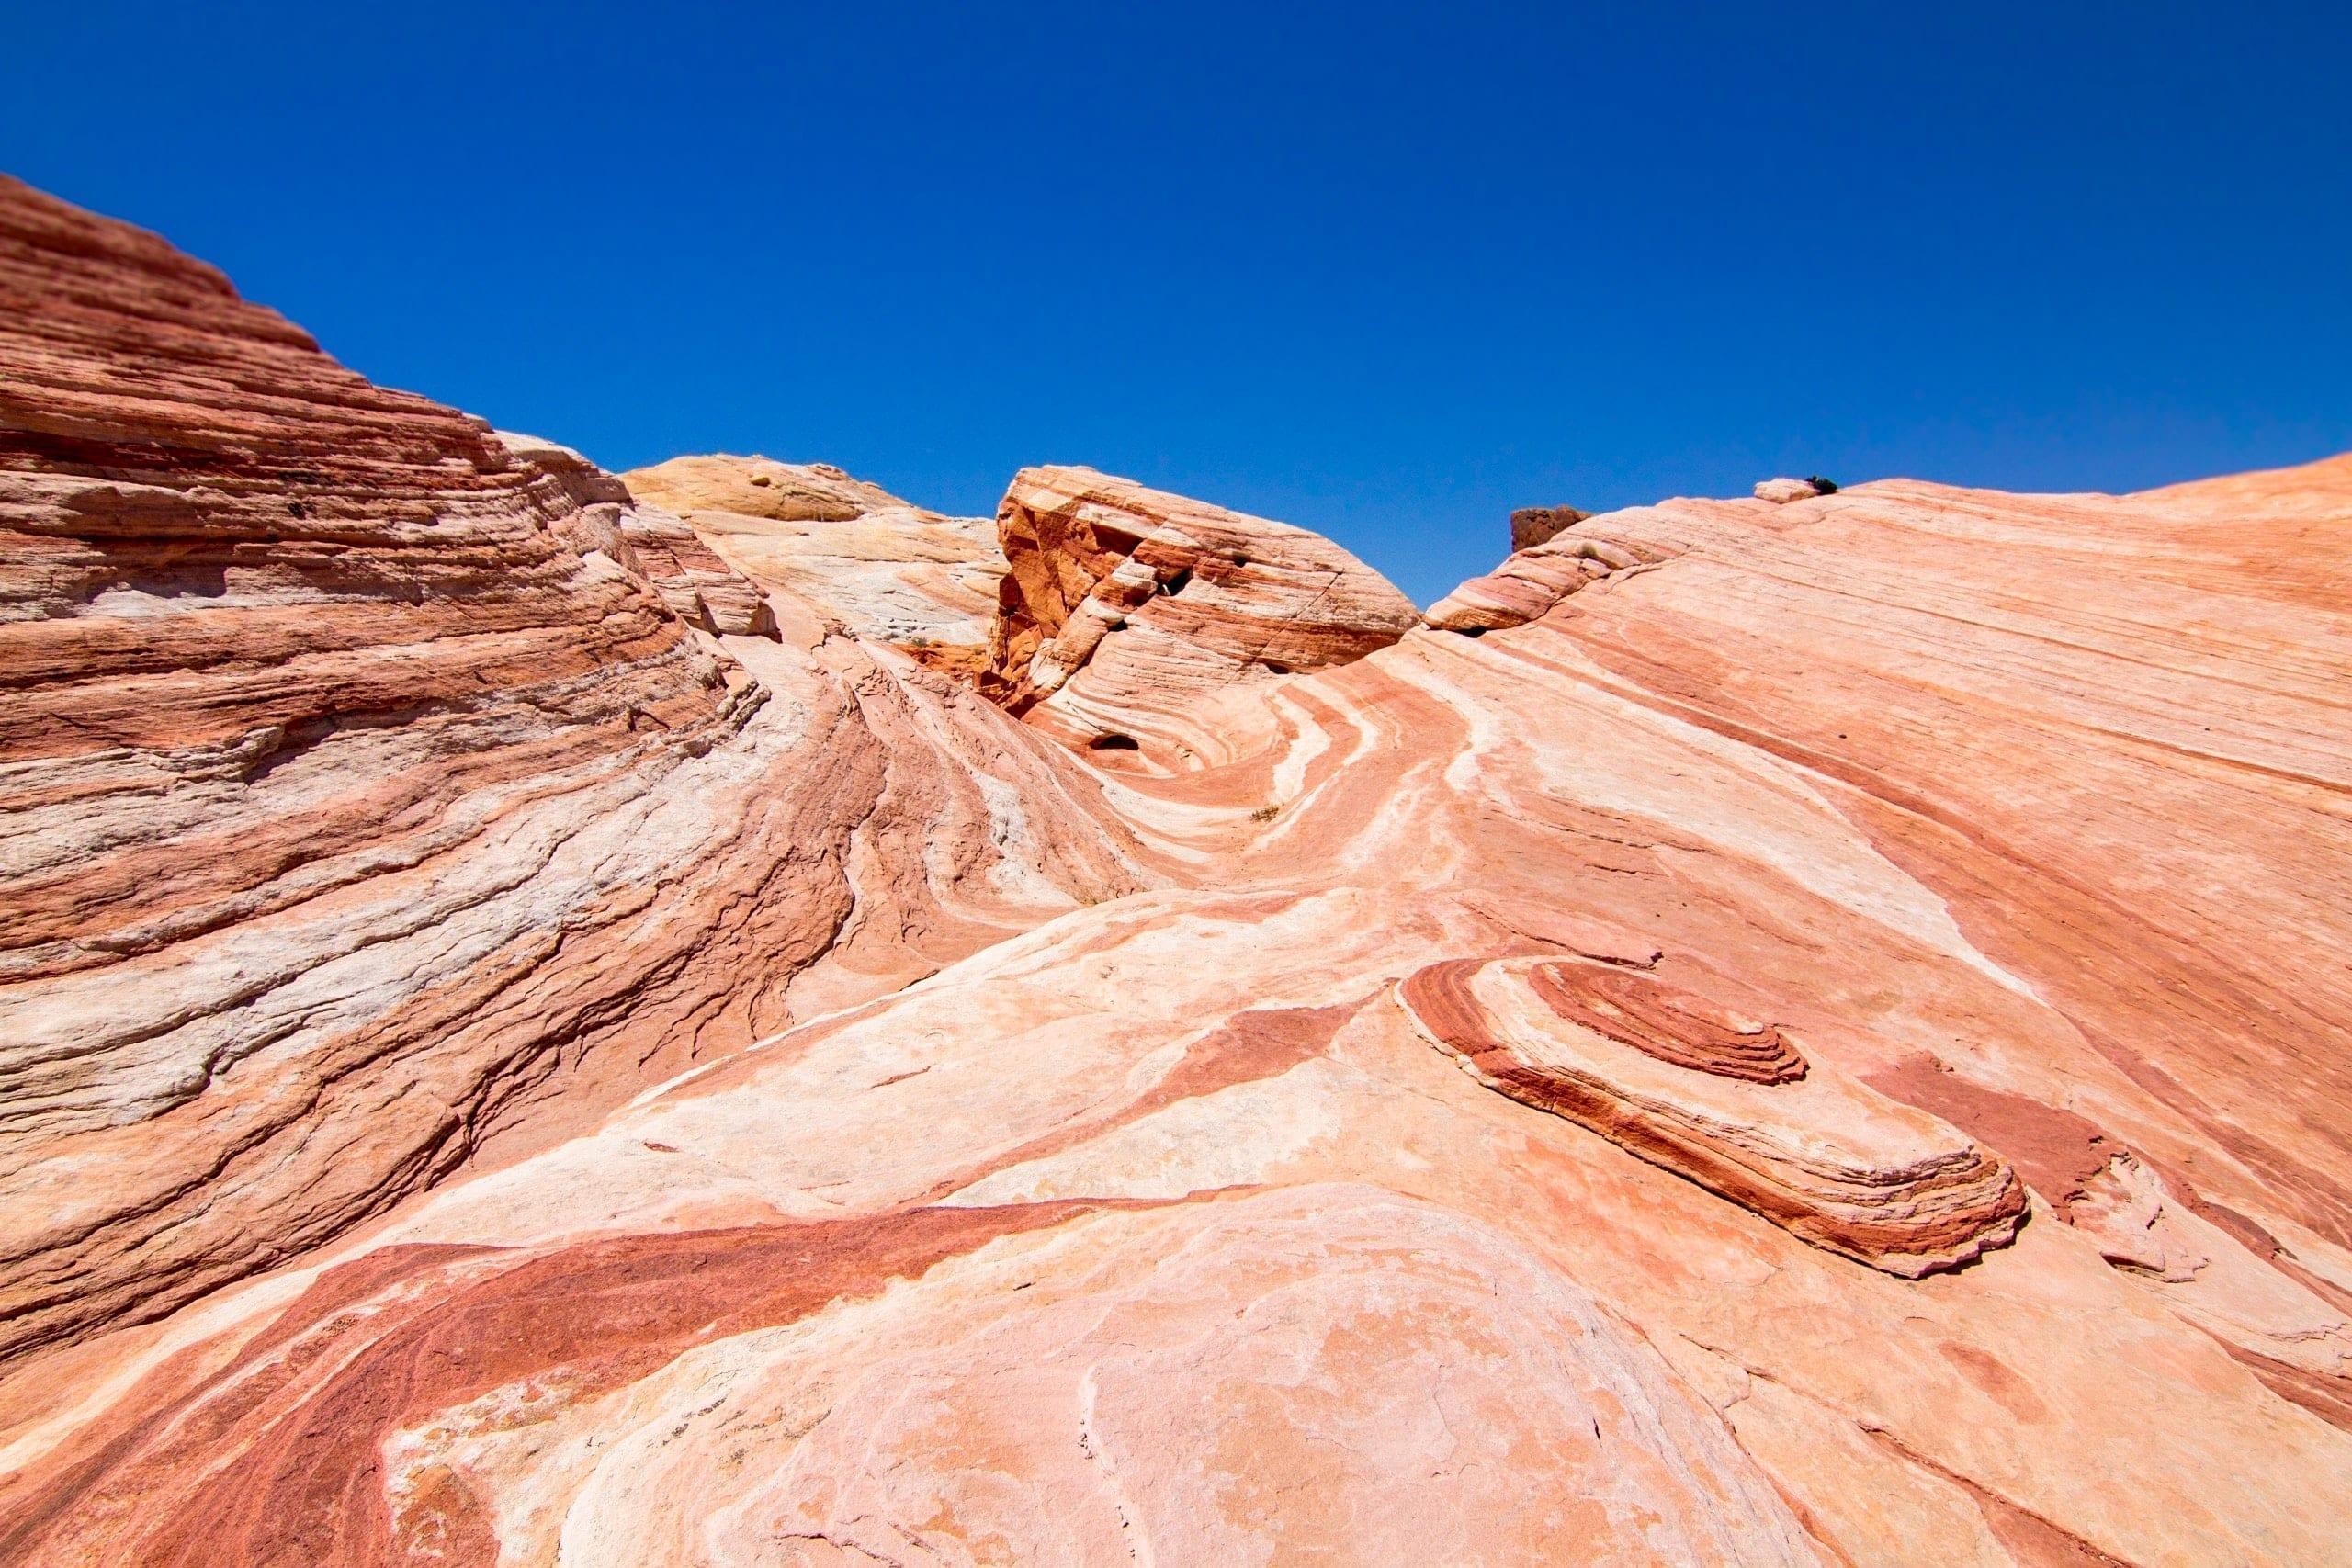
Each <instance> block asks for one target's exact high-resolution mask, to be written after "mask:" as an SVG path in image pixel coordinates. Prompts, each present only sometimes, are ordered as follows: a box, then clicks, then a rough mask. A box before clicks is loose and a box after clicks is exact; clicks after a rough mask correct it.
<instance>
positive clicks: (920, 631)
mask: <svg viewBox="0 0 2352 1568" xmlns="http://www.w3.org/2000/svg"><path fill="white" fill-rule="evenodd" d="M621 482H622V483H623V484H624V485H626V486H627V488H628V493H630V494H632V495H634V496H635V497H636V498H637V499H638V500H639V502H644V503H648V504H650V505H653V506H658V507H662V508H666V509H668V510H669V511H670V512H673V513H677V514H678V515H680V516H681V517H682V518H683V519H684V522H685V524H686V525H688V526H689V527H690V528H692V529H693V530H694V532H695V536H697V537H699V538H700V539H701V540H702V541H703V542H704V543H705V544H707V546H708V547H710V548H711V549H712V550H714V551H716V552H717V553H718V555H720V556H722V557H724V558H726V559H727V560H728V561H729V562H730V563H732V565H733V566H734V567H735V568H736V569H737V570H741V572H743V573H744V574H745V575H747V576H749V577H750V578H752V580H753V581H757V582H758V583H759V584H760V585H761V586H762V587H763V588H764V589H767V590H769V591H772V592H786V593H790V594H793V595H795V596H797V597H798V598H800V599H802V600H804V601H806V602H807V603H809V604H810V605H812V606H813V607H814V608H815V609H816V610H817V611H818V612H819V613H820V614H821V615H825V616H828V617H831V618H832V619H834V620H836V621H839V622H841V623H842V625H843V626H845V627H846V628H847V629H849V630H850V631H852V632H854V633H855V634H856V635H857V636H860V637H868V638H871V639H873V640H875V641H877V642H885V643H889V644H891V645H893V646H895V647H898V648H900V649H905V650H907V651H909V652H910V653H912V654H914V655H915V656H916V657H918V658H919V659H921V660H922V661H923V662H924V663H926V664H929V665H931V666H932V667H933V668H936V669H942V670H946V671H951V672H955V673H957V674H960V675H964V676H967V677H968V676H971V675H973V674H975V673H977V672H978V668H979V666H980V664H981V662H982V661H983V660H984V659H985V657H986V654H987V650H988V643H989V629H990V627H991V626H993V624H994V621H995V615H996V602H997V585H998V582H999V581H1001V579H1002V578H1003V576H1004V555H1003V552H1002V551H1001V550H1000V549H999V548H998V547H997V540H996V525H995V524H993V523H992V522H991V521H989V519H988V518H985V517H945V516H942V515H941V514H940V513H936V512H929V511H925V510H924V509H922V507H918V506H915V505H912V504H910V503H909V502H904V501H901V500H899V498H898V497H897V496H895V495H892V494H890V493H889V492H888V491H886V490H884V489H882V487H881V486H879V485H875V484H868V483H866V482H865V480H862V479H852V478H851V477H850V476H849V475H848V474H845V473H843V472H842V470H841V469H839V468H833V467H831V465H830V464H825V463H809V464H800V463H778V462H775V461H773V460H771V459H769V458H766V457H727V456H724V455H720V456H714V457H673V458H672V459H671V460H670V461H668V462H666V463H659V464H656V465H655V466H653V467H652V468H639V469H636V470H634V471H632V472H630V473H627V474H623V475H622V476H621Z"/></svg>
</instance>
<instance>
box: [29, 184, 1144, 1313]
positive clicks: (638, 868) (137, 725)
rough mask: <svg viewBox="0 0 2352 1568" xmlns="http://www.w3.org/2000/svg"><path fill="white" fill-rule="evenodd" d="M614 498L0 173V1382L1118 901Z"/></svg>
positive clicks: (994, 751)
mask: <svg viewBox="0 0 2352 1568" xmlns="http://www.w3.org/2000/svg"><path fill="white" fill-rule="evenodd" d="M627 503H628V495H627V492H626V491H622V490H621V489H620V488H619V487H618V486H617V485H616V484H615V483H614V481H612V480H611V479H608V478H605V477H604V476H602V475H598V474H596V473H595V472H594V469H592V468H589V467H588V466H587V465H586V464H585V463H584V462H582V460H580V459H578V458H577V457H576V456H574V455H571V454H569V453H565V452H563V451H562V449H561V448H556V447H550V446H546V445H545V444H535V443H530V442H527V441H525V440H521V439H515V440H511V441H502V440H499V439H493V438H492V436H491V434H490V433H489V432H488V430H487V429H486V428H485V427H484V426H482V425H481V423H480V422H478V421H475V420H471V419H469V418H467V417H466V416H463V415H460V414H458V413H456V412H452V411H450V410H447V409H444V408H441V407H439V406H437V405H435V404H433V403H430V402H427V401H424V400H422V399H418V398H413V397H409V396H407V395H404V394H401V393H397V392H388V391H384V390H381V389H377V388H374V387H371V386H369V385H368V383H367V382H366V381H364V380H362V379H361V378H359V377H357V376H356V375H353V374H352V373H351V372H349V371H347V370H345V369H343V368H342V367H339V366H337V365H335V364H334V362H333V361H332V360H330V359H328V358H327V357H325V356H324V355H322V354H321V353H319V352H318V350H317V348H316V347H315V346H314V345H313V344H311V340H310V339H309V338H308V337H306V336H305V335H303V334H302V333H300V331H298V330H297V329H295V328H293V327H291V326H288V324H287V323H286V322H285V321H283V320H281V319H280V318H279V317H277V316H276V315H275V314H273V313H271V312H270V311H268V310H264V309H261V308H259V307H257V306H254V305H250V304H247V303H245V302H243V301H242V300H240V299H237V298H236V296H235V295H234V294H233V293H232V291H231V289H230V288H229V286H228V285H227V284H226V282H224V281H223V280H222V279H221V278H220V276H219V275H218V274H217V273H215V272H213V271H211V270H210V269H209V268H207V267H205V266H203V265H200V264H198V263H195V262H192V261H189V260H187V258H185V257H182V256H180V255H178V254H176V253H175V252H173V251H171V250H170V249H169V248H168V247H167V246H165V245H164V244H163V243H161V242H160V241H157V240H155V239H154V238H153V237H152V236H149V235H145V234H142V233H140V232H138V231H132V230H130V229H126V228H123V227H121V226H119V225H115V224H110V223H106V222H102V221H100V220H95V219H92V218H90V217H88V216H87V215H85V214H83V213H80V212H77V211H75V210H74V209H69V208H66V207H63V206H62V205H61V204H58V203H54V202H51V201H49V200H46V199H45V198H42V197H39V196H37V195H35V194H33V193H31V192H29V191H28V190H27V189H26V188H25V187H23V186H20V185H16V184H13V183H11V184H7V185H6V186H0V681H5V682H6V688H7V697H6V704H5V705H0V820H5V824H6V829H5V831H6V859H5V862H0V1134H5V1143H0V1350H6V1349H9V1348H21V1347H25V1346H29V1345H37V1344H40V1343H43V1342H46V1341H49V1340H52V1339H56V1338H59V1337H69V1336H72V1335H75V1334H79V1333H82V1332H85V1331H87V1330H88V1329H90V1328H92V1327H95V1326H97V1325H104V1324H107V1323H109V1322H115V1321H119V1320H121V1319H123V1318H126V1317H137V1316H143V1315H149V1314H153V1313H155V1312H158V1311H161V1310H163V1309H164V1308H165V1307H168V1306H169V1305H171V1304H172V1303H175V1302H177V1301H181V1300H185V1299H187V1298H188V1297H190V1296H192V1295H194V1294H195V1293H197V1292H200V1291H202V1290H204V1289H207V1288H209V1287H211V1286H214V1285H217V1284H219V1283H220V1282H222V1281H223V1280H229V1279H233V1278H235V1277H237V1276H239V1275H241V1274H243V1273H247V1272H250V1271H252V1270H253V1269H257V1268H261V1267H264V1266H266V1265H267V1264H269V1263H271V1262H273V1261H276V1260H277V1259H278V1258H284V1257H286V1256H288V1255H289V1254H290V1253H293V1252H296V1251H299V1250H300V1249H301V1248H302V1247H307V1246H310V1245H313V1244H315V1243H317V1242H318V1241H321V1240H322V1239H324V1238H326V1237H328V1236H330V1235H334V1234H335V1233H336V1232H337V1231H338V1230H339V1229H341V1228H343V1227H345V1226H346V1225H348V1224H351V1223H353V1222H354V1221H356V1220H357V1219H360V1218H362V1217H364V1216H366V1215H368V1214H370V1213H377V1212H380V1211H381V1210H382V1209H384V1208H385V1207H387V1206H389V1205H390V1203H392V1202H394V1201H398V1200H399V1199H400V1198H401V1196H402V1195H404V1194H406V1193H408V1192H412V1191H414V1190H418V1189H419V1188H421V1187H423V1186H424V1185H427V1184H428V1183H429V1182H431V1181H432V1180H433V1179H435V1177H437V1176H439V1175H441V1174H443V1173H445V1172H447V1170H449V1169H451V1168H454V1167H455V1166H456V1165H458V1163H459V1162H461V1161H463V1160H464V1159H465V1158H466V1157H467V1156H469V1153H471V1152H472V1151H473V1150H475V1149H476V1148H477V1146H478V1145H480V1143H481V1140H482V1139H483V1137H484V1136H485V1135H486V1134H488V1133H490V1132H491V1131H492V1130H493V1129H494V1128H496V1127H497V1126H499V1125H500V1124H501V1123H502V1122H503V1121H505V1120H509V1119H511V1118H512V1117H513V1116H515V1114H517V1113H518V1112H519V1110H520V1108H521V1107H522V1106H523V1105H525V1104H526V1103H527V1102H529V1101H531V1100H533V1099H535V1098H537V1097H538V1096H541V1095H543V1094H546V1093H549V1092H553V1091H555V1090H557V1089H562V1088H564V1087H565V1086H568V1085H569V1086H573V1087H578V1086H579V1085H580V1084H581V1083H582V1082H583V1081H584V1082H590V1083H593V1082H598V1081H601V1082H603V1083H604V1084H605V1085H606V1086H607V1087H608V1089H618V1088H620V1087H622V1086H637V1085H639V1084H641V1083H642V1082H644V1081H652V1080H658V1079H659V1078H661V1077H666V1076H668V1075H669V1074H670V1073H672V1072H674V1071H676V1070H677V1069H678V1068H680V1067H681V1066H685V1065H687V1064H690V1063H691V1062H693V1061H695V1060H697V1059H699V1058H701V1057H703V1056H705V1055H708V1054H710V1053H712V1052H713V1051H718V1050H725V1049H728V1048H731V1047H732V1046H735V1045H739V1044H741V1043H745V1042H747V1041H749V1040H751V1039H753V1038H756V1037H758V1036H760V1035H762V1034H765V1033H767V1032H772V1031H774V1030H775V1029H777V1028H780V1027H782V1026H784V1025H786V1024H787V1023H788V1022H790V1021H792V1020H793V1019H794V1018H795V1017H796V1016H798V1014H799V1012H800V1009H799V1008H797V1007H796V1006H795V1005H794V1002H793V1000H792V998H791V996H790V995H789V993H788V988H789V987H790V986H791V985H792V983H793V982H794V981H795V980H796V978H797V977H804V976H802V972H803V971H804V969H805V968H806V967H807V966H809V964H812V963H815V962H817V961H818V960H820V959H826V960H828V962H829V967H828V969H827V971H826V975H828V976H830V975H833V974H835V973H837V972H842V971H849V972H859V973H865V974H867V975H870V976H871V983H870V984H868V985H867V986H866V987H865V989H871V988H872V987H873V986H874V985H887V984H895V983H897V982H899V981H900V980H903V979H904V978H906V977H908V976H910V975H911V974H915V973H920V972H922V971H923V970H924V969H926V968H929V967H935V966H936V965H937V964H939V963H941V962H944V960H946V959H947V958H951V957H954V956H957V955H960V954H961V953H964V952H967V951H969V950H970V949H971V948H973V947H975V946H978V945H980V944H982V943H983V942H987V941H990V940H993V939H994V938H995V937H997V936H1000V935H1002V934H1004V932H1005V931H1008V930H1015V929H1019V928H1020V927H1022V926H1025V925H1027V924H1030V923H1034V921H1035V919H1038V918H1040V917H1041V916H1042V915H1044V914H1047V913H1050V912H1052V911H1054V910H1056V909H1058V908H1068V907H1069V906H1070V905H1071V904H1072V903H1073V902H1074V901H1075V897H1076V896H1078V895H1080V894H1084V895H1088V896H1094V895H1099V894H1102V893H1104V892H1109V891H1115V890H1121V889H1124V888H1125V887H1127V886H1133V885H1134V884H1133V878H1132V874H1131V873H1130V872H1128V871H1127V870H1125V869H1124V868H1123V866H1122V864H1121V855H1120V853H1119V852H1118V851H1117V850H1116V848H1115V840H1114V837H1113V836H1110V835H1108V834H1106V833H1105V832H1104V831H1102V830H1098V829H1094V828H1092V827H1091V820H1092V819H1091V818H1090V817H1089V816H1088V814H1087V811H1086V810H1085V808H1084V807H1080V809H1079V810H1078V811H1076V812H1075V813H1072V812H1069V811H1062V812H1059V813H1058V815H1059V817H1060V818H1061V823H1060V825H1058V826H1057V827H1055V828H1053V829H1047V828H1046V827H1045V826H1044V825H1038V826H1034V827H1033V826H1029V825H1027V824H1026V821H1025V818H1023V817H1022V815H1021V813H1022V810H1023V804H1022V803H1023V801H1024V800H1026V801H1032V802H1034V801H1035V799H1037V798H1039V796H1038V795H1036V791H1035V784H1037V783H1040V782H1044V776H1043V775H1041V774H1038V773H1037V772H1036V771H1037V770H1039V769H1050V767H1051V766H1052V763H1051V761H1050V759H1046V758H1043V757H1041V756H1040V755H1037V754H1036V753H1038V752H1040V751H1042V750H1044V749H1038V748H1024V747H1023V745H1022V738H1021V737H1020V736H1019V735H1018V733H1017V732H1012V733H1008V727H1005V726H1003V725H1001V724H997V723H994V722H992V721H993V720H994V715H993V714H992V713H991V712H989V710H988V709H987V708H986V707H985V706H984V705H981V704H979V703H978V700H977V699H975V698H973V697H971V696H969V695H968V694H964V693H961V692H959V691H956V690H954V689H951V688H947V687H944V686H943V685H941V684H940V683H939V682H936V681H934V680H932V679H930V678H929V677H922V678H921V679H920V680H918V679H917V678H916V677H914V676H913V675H912V674H910V673H909V672H906V671H899V672H897V673H890V672H886V671H881V670H880V669H878V668H877V667H876V665H875V663H874V661H873V656H872V655H870V654H868V653H867V652H865V651H862V650H860V649H858V648H857V647H856V645H854V643H853V644H842V643H839V642H829V643H825V644H824V645H823V646H822V647H812V648H810V649H794V650H792V651H791V652H790V653H789V654H787V653H786V651H785V650H783V649H780V648H777V647H776V645H775V644H774V643H770V642H766V641H757V642H755V644H754V646H755V647H756V648H758V649H761V650H763V651H762V654H761V659H762V663H761V668H762V671H763V676H764V677H765V679H755V678H754V677H753V676H752V674H751V673H749V672H748V671H746V669H745V668H744V667H743V665H742V664H741V662H739V661H738V660H737V659H736V658H734V657H730V656H729V654H728V653H727V652H725V651H724V649H722V648H721V646H720V644H719V642H718V639H716V638H714V637H707V636H704V635H699V634H698V632H697V630H696V628H697V627H699V628H702V630H703V631H706V632H707V631H749V630H752V629H754V628H760V629H765V630H767V631H769V632H770V633H771V635H773V632H774V627H775V620H774V617H773V615H771V614H770V612H769V610H768V608H767V606H766V605H765V604H763V602H762V601H761V599H760V596H759V594H758V592H757V591H756V590H755V589H753V588H752V585H751V584H750V583H748V582H747V581H744V580H743V579H742V578H741V576H740V575H738V574H736V573H734V572H732V571H731V570H729V569H727V568H726V567H725V566H724V565H723V564H722V563H721V562H719V561H718V559H717V558H715V557H713V556H711V555H710V554H709V553H708V552H707V550H704V549H702V548H701V547H700V546H699V544H698V543H697V542H696V541H695V537H694V536H693V535H692V534H691V532H689V531H687V530H686V529H684V527H683V525H679V524H678V523H677V521H676V520H675V519H674V518H667V517H663V516H662V515H660V514H658V513H646V512H644V511H642V510H639V509H633V508H631V507H630V506H629V505H628V504H627ZM802 618H803V619H804V620H805V619H807V616H806V615H805V614H804V615H803V617H802ZM820 635H821V634H820ZM750 656H751V655H749V654H746V657H750ZM976 722H978V723H981V724H982V728H980V729H978V730H974V729H973V728H971V727H972V725H973V724H974V723H976ZM989 775H994V777H990V776H989ZM1015 781H1021V782H1022V783H1023V784H1027V785H1028V786H1029V787H1027V788H1026V789H1025V790H1024V789H1022V788H1018V787H1016V783H1015ZM1055 787H1057V786H1054V785H1052V784H1047V793H1048V795H1050V794H1051V793H1052V791H1053V789H1054V788H1055ZM1073 787H1078V788H1080V789H1081V790H1082V787H1083V786H1082V785H1075V786H1073ZM943 812H944V816H943ZM1049 832H1050V834H1051V835H1052V836H1050V837H1049ZM910 834H911V836H909V835H910ZM884 843H888V846H889V847H888V848H887V849H886V848H878V847H877V846H879V845H882V844H884ZM869 929H874V930H876V931H878V932H879V933H881V934H884V935H885V936H886V938H887V940H885V941H884V942H881V943H879V944H878V945H877V944H876V943H875V942H870V941H869V942H865V943H864V944H860V943H859V942H857V940H856V939H857V938H858V937H859V936H860V935H861V934H862V933H864V932H865V931H868V930H869ZM910 939H911V940H910ZM805 978H807V979H808V980H809V985H810V986H811V987H812V990H811V994H812V995H814V996H819V997H830V996H833V995H837V994H839V993H840V991H841V985H840V983H839V982H837V981H834V980H830V979H827V978H826V977H825V976H811V977H805ZM858 988H859V987H856V986H852V987H851V989H853V990H855V989H858ZM588 1098H591V1099H593V1098H594V1096H593V1095H591V1096H589V1097H588ZM583 1102H584V1101H583Z"/></svg>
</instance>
